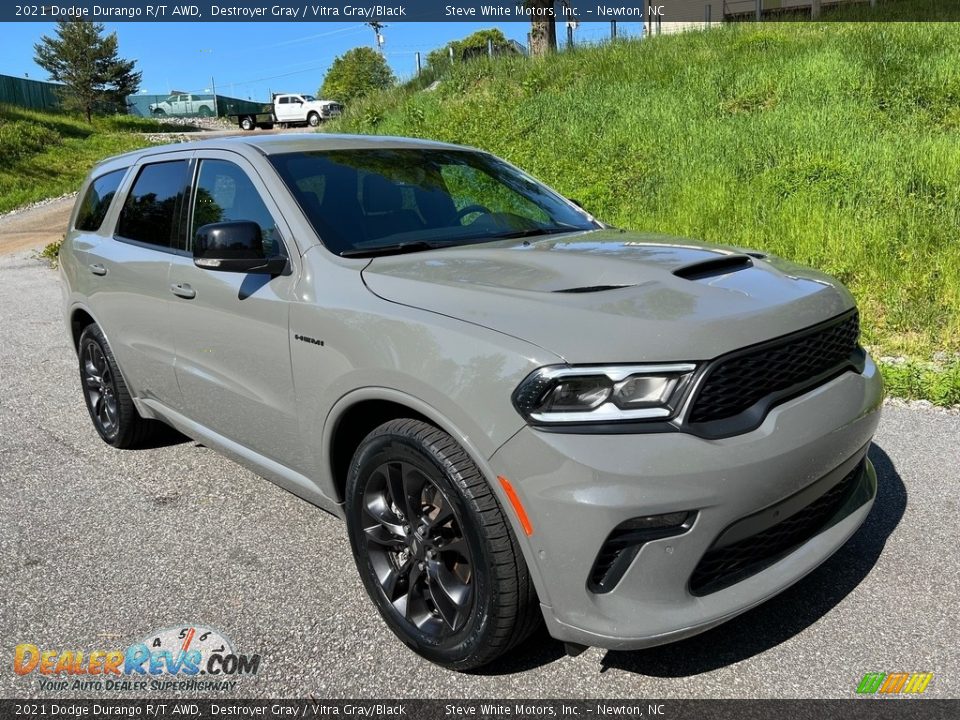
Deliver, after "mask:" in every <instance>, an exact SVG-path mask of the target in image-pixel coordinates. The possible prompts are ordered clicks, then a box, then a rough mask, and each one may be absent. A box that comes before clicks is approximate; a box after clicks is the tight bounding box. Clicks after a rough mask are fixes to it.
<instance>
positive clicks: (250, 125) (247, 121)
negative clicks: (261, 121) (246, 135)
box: [240, 117, 257, 132]
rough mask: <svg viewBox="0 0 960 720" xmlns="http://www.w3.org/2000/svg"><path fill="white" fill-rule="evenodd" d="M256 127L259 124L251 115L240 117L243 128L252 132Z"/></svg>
mask: <svg viewBox="0 0 960 720" xmlns="http://www.w3.org/2000/svg"><path fill="white" fill-rule="evenodd" d="M256 127H257V124H256V123H255V122H254V121H253V118H251V117H242V118H240V128H241V129H242V130H246V131H247V132H250V131H251V130H254V129H255V128H256Z"/></svg>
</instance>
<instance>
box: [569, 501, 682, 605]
mask: <svg viewBox="0 0 960 720" xmlns="http://www.w3.org/2000/svg"><path fill="white" fill-rule="evenodd" d="M696 515H697V514H696V513H695V512H673V513H666V514H664V515H647V516H645V517H635V518H630V519H629V520H626V521H624V522H622V523H620V524H619V525H617V526H616V527H615V528H614V529H613V532H611V533H610V535H608V536H607V540H606V542H604V543H603V546H602V547H601V548H600V552H599V553H598V554H597V559H596V560H594V562H593V570H591V571H590V580H589V581H588V582H587V587H588V588H589V589H590V591H591V592H594V593H607V592H610V591H611V590H613V588H615V587H616V585H617V583H619V582H620V579H621V578H622V577H623V574H624V573H625V572H626V571H627V568H628V567H630V563H632V562H633V559H634V558H635V557H636V556H637V553H638V552H640V548H641V547H643V546H644V544H645V543H648V542H651V541H653V540H661V539H662V538H667V537H672V536H674V535H681V534H683V533H685V532H686V531H687V530H689V529H690V527H691V526H692V525H693V521H694V519H695V518H696Z"/></svg>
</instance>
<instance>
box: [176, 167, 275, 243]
mask: <svg viewBox="0 0 960 720" xmlns="http://www.w3.org/2000/svg"><path fill="white" fill-rule="evenodd" d="M238 220H250V221H252V222H255V223H257V225H259V226H260V234H261V236H262V237H263V251H264V254H265V255H266V256H267V257H272V256H274V255H284V254H285V253H284V250H283V243H282V242H281V241H280V234H279V232H278V231H277V223H276V222H275V221H274V219H273V216H272V215H271V214H270V211H269V210H268V209H267V206H266V205H265V204H264V202H263V198H261V197H260V192H259V191H258V190H257V188H256V186H254V184H253V182H252V181H251V180H250V178H249V177H247V174H246V173H245V172H244V171H243V170H242V169H241V168H240V167H239V166H238V165H234V164H233V163H232V162H227V161H226V160H202V161H201V162H200V176H199V178H198V179H197V192H196V195H195V197H194V206H193V227H192V228H191V230H190V237H194V236H195V235H196V232H197V229H198V228H201V227H203V226H204V225H208V224H210V223H221V222H236V221H238Z"/></svg>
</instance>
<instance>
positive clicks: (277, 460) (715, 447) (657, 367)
mask: <svg viewBox="0 0 960 720" xmlns="http://www.w3.org/2000/svg"><path fill="white" fill-rule="evenodd" d="M60 267H61V269H62V276H63V281H64V283H63V285H64V288H65V298H64V308H65V311H66V320H67V326H68V328H69V332H70V336H71V340H72V342H73V344H74V346H75V347H76V349H77V355H78V358H79V370H80V380H81V386H82V391H83V396H84V399H85V400H86V405H87V408H88V410H89V413H90V417H91V419H92V420H93V425H94V428H95V429H96V431H97V432H98V433H99V434H100V436H101V437H102V438H103V440H104V441H105V442H106V443H108V444H109V445H112V446H114V447H117V448H127V447H132V446H135V445H137V444H138V443H140V442H141V441H143V440H144V439H145V437H146V436H147V435H148V434H149V433H151V432H152V431H153V430H154V429H155V428H156V427H157V425H158V423H160V422H162V423H166V424H169V425H171V426H173V427H174V428H176V429H177V430H179V431H180V432H182V433H184V434H186V435H188V436H190V437H192V438H194V439H196V440H197V441H199V442H201V443H203V444H204V445H207V446H210V447H213V448H217V449H219V450H220V451H221V452H223V453H224V454H226V455H228V456H229V457H231V458H233V459H235V460H237V461H239V462H241V463H243V464H245V465H246V466H248V467H250V468H252V469H254V470H255V471H256V472H257V473H259V474H261V475H262V476H264V477H266V478H269V479H270V480H272V481H274V482H276V483H278V484H279V485H281V486H282V487H284V488H286V489H288V490H289V491H291V492H293V493H295V494H297V495H299V496H301V497H303V498H305V499H306V500H308V501H310V502H312V503H314V504H316V505H318V506H320V507H321V508H324V509H326V510H328V511H330V512H332V513H334V514H336V515H338V516H340V517H341V518H343V519H344V520H345V521H346V529H347V532H348V534H349V538H350V543H351V547H352V550H353V554H354V556H355V560H356V565H357V568H358V570H359V575H360V578H361V580H362V582H363V584H364V585H365V587H366V590H367V593H368V594H369V596H370V599H371V600H372V601H373V604H374V605H375V606H376V608H377V610H378V611H379V612H380V614H381V615H382V616H383V618H384V620H385V621H386V623H387V625H388V626H389V627H390V629H391V630H392V631H393V632H394V633H395V634H396V635H397V636H398V637H399V638H400V639H401V640H402V641H403V642H404V643H406V644H407V645H408V646H410V647H411V648H413V649H414V650H415V651H416V652H418V653H420V654H421V655H423V656H424V657H426V658H429V659H430V660H432V661H434V662H436V663H440V664H442V665H445V666H448V667H452V668H457V669H469V668H474V667H478V666H481V665H483V664H485V663H489V662H490V661H491V660H493V659H494V658H496V657H498V656H500V655H501V654H503V653H504V652H506V651H507V650H509V649H510V648H511V647H513V646H514V645H516V644H517V643H519V642H521V641H522V640H524V639H525V638H526V637H527V636H528V635H529V634H530V633H531V631H532V630H533V629H534V628H536V627H537V625H538V624H539V623H540V622H541V618H542V620H543V621H545V622H546V624H547V628H548V630H549V632H550V633H551V634H552V635H553V636H554V637H555V638H558V639H559V640H562V641H564V642H565V643H567V646H568V649H569V650H570V651H571V652H576V651H577V650H578V649H581V648H583V647H585V646H600V647H605V648H620V649H628V648H642V647H646V646H651V645H656V644H661V643H666V642H670V641H672V640H676V639H679V638H683V637H686V636H689V635H692V634H695V633H698V632H701V631H703V630H705V629H707V628H710V627H713V626H715V625H717V624H719V623H722V622H724V621H725V620H727V619H729V618H731V617H733V616H735V615H737V614H738V613H742V612H744V611H745V610H747V609H748V608H751V607H753V606H755V605H757V604H758V603H761V602H763V601H764V600H765V599H767V598H769V597H771V596H772V595H774V594H776V593H778V592H780V591H782V590H783V589H785V588H786V587H788V586H789V585H791V584H792V583H794V582H796V581H797V580H798V579H799V578H801V577H803V576H804V575H805V574H807V573H808V572H810V571H811V570H813V569H814V568H815V567H817V566H818V565H819V564H820V563H822V562H823V561H824V560H825V559H826V558H828V557H829V556H830V555H831V554H832V553H834V552H835V551H836V550H837V549H838V548H840V546H842V545H843V544H844V542H845V541H846V540H847V539H848V538H849V537H850V536H851V535H852V534H853V533H854V531H855V530H856V529H857V528H858V526H859V525H860V524H861V523H862V522H863V520H864V518H865V517H866V515H867V513H868V512H869V511H870V508H871V506H872V504H873V501H874V497H875V494H876V475H875V473H874V470H873V468H872V466H871V464H870V460H869V459H868V458H867V449H868V446H869V444H870V440H871V437H872V436H873V433H874V431H875V429H876V426H877V423H878V420H879V408H880V404H881V396H882V387H881V380H880V378H879V375H878V372H877V369H876V367H875V366H874V364H873V362H872V361H871V359H870V357H869V356H868V355H867V354H866V353H865V352H864V350H863V348H862V347H861V346H860V344H859V326H858V316H857V310H856V307H855V304H854V301H853V299H852V298H851V296H850V294H849V293H848V292H847V290H846V289H844V288H843V287H842V286H841V285H840V284H839V283H838V282H837V281H835V280H833V279H832V278H830V277H828V276H826V275H823V274H821V273H819V272H816V271H813V270H809V269H806V268H803V267H798V266H797V265H794V264H792V263H790V262H787V261H786V260H783V259H779V258H776V257H772V256H767V255H764V254H762V253H759V252H753V251H745V250H738V249H735V248H731V247H722V246H717V245H711V244H706V243H703V242H697V241H694V240H680V239H675V238H669V237H663V236H654V235H648V234H636V233H632V232H625V231H623V230H619V229H616V228H613V227H610V226H608V225H606V224H604V223H602V222H599V221H598V220H596V219H595V218H594V217H592V216H591V215H590V214H589V213H587V212H586V211H584V210H582V209H581V208H580V207H579V206H578V205H577V204H576V203H574V202H572V201H569V200H567V199H565V198H564V197H562V196H560V195H559V194H558V193H556V192H554V191H553V190H551V189H550V188H548V187H546V186H544V185H543V184H541V183H539V182H538V181H536V180H534V179H533V178H531V177H529V176H528V175H526V174H525V173H523V172H522V171H520V170H518V169H517V168H515V167H513V166H512V165H510V164H508V163H507V162H505V161H503V160H500V159H498V158H496V157H494V156H492V155H490V154H488V153H485V152H481V151H478V150H473V149H468V148H463V147H459V146H455V145H448V144H442V143H436V142H425V141H416V140H408V139H398V138H385V137H359V136H357V137H352V136H333V135H326V136H323V135H317V136H309V137H308V136H302V135H300V136H296V137H291V136H286V137H281V136H273V137H258V138H255V139H251V138H243V139H239V138H237V139H227V140H216V141H204V142H199V143H194V144H189V145H177V146H166V147H157V148H151V149H148V150H144V151H140V152H136V153H132V154H128V155H123V156H120V157H116V158H113V159H111V160H108V161H106V162H104V163H103V164H101V165H99V166H98V167H97V168H95V169H94V170H93V171H92V173H91V174H90V176H89V178H88V179H87V181H86V182H85V184H84V186H83V187H82V189H81V192H80V195H79V199H78V202H77V205H76V208H75V210H74V212H73V215H72V217H71V220H70V227H69V232H68V235H67V237H66V240H65V242H64V244H63V249H62V250H61V262H60ZM314 587H319V588H321V589H319V590H318V592H325V591H324V590H323V589H322V583H321V584H320V585H317V586H314ZM824 590H825V591H826V589H824ZM328 592H333V590H329V591H328Z"/></svg>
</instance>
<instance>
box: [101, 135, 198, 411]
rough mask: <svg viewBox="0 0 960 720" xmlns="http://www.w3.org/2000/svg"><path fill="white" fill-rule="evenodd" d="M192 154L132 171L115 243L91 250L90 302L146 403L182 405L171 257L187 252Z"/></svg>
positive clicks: (151, 161) (151, 162)
mask: <svg viewBox="0 0 960 720" xmlns="http://www.w3.org/2000/svg"><path fill="white" fill-rule="evenodd" d="M192 154H193V153H192V152H183V153H171V154H169V155H168V154H164V155H163V156H159V157H158V156H154V157H150V158H145V159H143V160H141V161H140V163H138V164H137V165H136V166H135V167H134V168H132V170H131V172H129V173H128V175H127V178H126V180H125V183H124V187H122V188H121V190H120V192H121V194H122V195H123V197H124V200H123V204H122V206H121V208H120V211H119V213H118V214H117V215H116V216H115V217H116V223H115V226H114V229H113V236H112V237H104V238H102V239H100V240H99V241H98V242H96V243H94V244H92V245H91V246H90V247H89V248H88V249H87V257H86V262H87V264H88V265H87V269H88V271H89V272H90V274H91V276H92V278H93V284H92V287H91V291H90V293H89V294H88V302H89V304H90V308H91V310H92V311H93V314H94V317H95V318H96V319H97V321H98V322H99V323H100V325H101V327H102V328H103V331H104V333H105V334H106V335H107V340H108V341H109V342H110V346H111V348H112V349H113V352H114V355H115V356H116V358H117V362H118V364H119V365H120V369H121V370H122V371H123V374H124V379H125V380H126V381H127V384H128V385H129V386H130V387H131V388H132V389H133V391H134V394H135V395H136V396H137V397H140V398H150V399H156V400H159V401H160V402H162V403H163V404H165V405H169V406H170V407H174V408H176V407H179V405H180V389H179V387H178V385H177V380H176V375H175V374H174V369H173V361H174V344H173V331H172V330H173V329H172V324H171V322H170V316H169V304H170V298H171V295H170V289H169V284H168V282H167V278H168V275H169V270H170V259H171V258H172V257H175V256H177V255H178V254H180V255H183V254H185V253H186V248H185V247H184V242H183V240H182V228H181V221H180V213H181V209H182V207H183V203H184V199H185V196H186V192H187V187H188V183H189V178H190V175H189V169H190V157H191V156H192Z"/></svg>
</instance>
